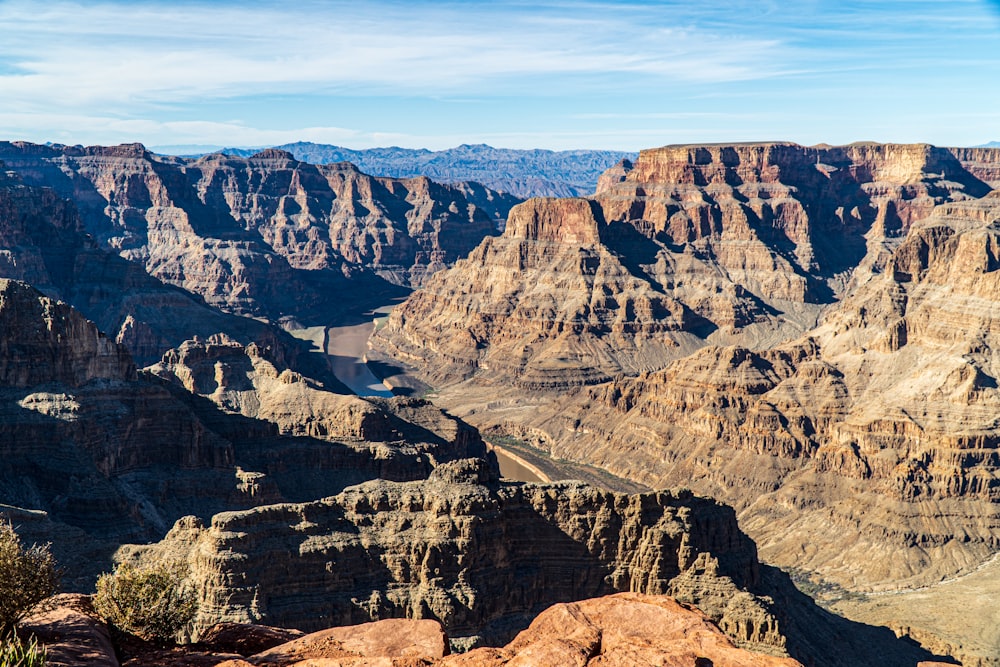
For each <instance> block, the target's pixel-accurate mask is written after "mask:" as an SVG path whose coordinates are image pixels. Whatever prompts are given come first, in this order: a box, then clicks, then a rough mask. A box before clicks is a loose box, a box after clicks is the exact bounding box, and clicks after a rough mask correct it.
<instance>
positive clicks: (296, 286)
mask: <svg viewBox="0 0 1000 667" xmlns="http://www.w3.org/2000/svg"><path fill="white" fill-rule="evenodd" d="M0 159H3V160H5V161H6V163H7V165H8V167H9V168H11V169H14V170H16V171H17V172H18V173H19V174H20V175H21V176H22V178H24V179H25V181H26V182H27V183H29V184H32V185H39V186H49V187H52V188H53V189H55V190H56V191H57V192H58V193H59V194H61V195H62V196H64V197H68V198H70V199H72V200H73V201H74V202H75V203H76V204H77V206H78V207H79V208H80V210H81V213H82V218H83V222H84V225H85V228H86V230H87V231H88V232H90V233H91V234H92V235H93V236H94V237H95V238H96V239H97V240H98V242H99V243H100V244H101V245H103V246H105V247H107V248H110V249H113V250H115V251H116V252H118V253H119V254H121V255H122V256H123V257H125V258H127V259H130V260H133V261H136V262H139V263H141V264H142V265H143V266H145V268H146V270H147V271H148V272H149V273H150V274H151V275H153V276H155V277H157V278H160V279H161V280H163V281H164V282H167V283H170V284H174V285H177V286H179V287H183V288H184V289H186V290H188V291H191V292H193V293H195V294H198V295H200V296H202V297H203V298H205V300H206V301H207V302H208V303H209V304H212V305H216V306H219V307H222V308H225V309H227V310H229V311H231V312H234V313H237V314H245V315H252V316H255V317H266V318H269V319H271V320H279V319H281V318H282V317H292V318H295V319H297V320H299V321H303V322H312V323H328V321H327V322H323V321H322V320H329V319H331V318H336V317H338V316H340V315H342V314H343V312H344V311H345V310H346V309H349V308H352V307H354V306H365V305H367V306H369V307H370V306H378V305H381V304H382V303H385V301H386V300H388V298H390V297H391V296H395V295H399V294H402V293H404V291H403V290H400V289H397V288H396V287H395V285H410V284H419V283H420V282H421V281H422V280H423V279H424V277H425V276H426V275H427V274H428V273H431V272H433V271H436V270H438V269H440V268H442V267H443V266H445V265H446V264H448V263H450V262H452V261H454V259H455V258H457V257H459V256H461V255H463V254H465V253H466V252H467V251H468V250H469V249H471V248H472V247H474V246H475V245H476V244H477V243H478V242H479V241H480V240H481V239H482V238H483V236H487V235H490V234H493V233H495V227H496V223H495V222H494V220H495V218H491V217H490V215H487V213H485V212H484V211H483V210H480V209H479V208H478V207H477V206H476V205H475V204H473V203H471V201H470V200H469V199H467V198H466V194H468V195H469V196H470V197H471V198H472V199H474V200H478V201H482V202H484V203H485V206H486V210H488V211H490V214H491V215H495V216H503V217H505V215H506V211H507V204H506V203H505V202H507V201H509V198H504V197H501V196H500V195H498V194H497V193H494V192H492V191H489V190H485V189H483V188H482V187H481V186H475V185H461V186H441V185H438V184H435V183H432V182H430V181H429V180H427V179H426V178H416V179H406V180H395V179H376V178H373V177H370V176H368V175H366V174H362V173H360V172H359V171H357V170H356V169H355V168H353V167H351V166H350V165H346V164H338V165H329V166H323V167H317V166H314V165H310V164H306V163H302V162H299V161H297V160H295V159H294V158H293V157H292V156H291V154H289V153H286V152H283V151H276V150H266V151H263V152H261V153H259V154H256V155H254V156H251V157H250V158H247V159H242V158H233V157H224V156H221V155H215V156H208V157H206V158H203V159H201V160H198V161H185V160H179V159H176V158H160V157H158V156H155V155H153V154H151V153H149V152H148V151H146V150H145V148H143V147H142V146H141V145H138V144H135V145H126V146H117V147H88V148H83V147H69V146H54V147H49V146H36V145H33V144H26V143H23V142H13V143H11V142H3V143H0ZM376 274H378V275H376ZM387 281H388V282H387Z"/></svg>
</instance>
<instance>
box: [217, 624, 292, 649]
mask: <svg viewBox="0 0 1000 667" xmlns="http://www.w3.org/2000/svg"><path fill="white" fill-rule="evenodd" d="M302 635H303V632H302V631H301V630H289V629H286V628H272V627H269V626H266V625H248V624H244V623H217V624H216V625H213V626H212V627H210V628H209V629H208V630H206V631H205V632H203V633H201V637H199V640H198V643H199V644H202V645H204V646H207V647H210V648H211V649H212V650H214V651H218V652H220V653H238V654H239V655H243V656H248V655H253V654H254V653H260V652H261V651H266V650H267V649H270V648H274V647H275V646H279V645H280V644H285V643H287V642H289V641H292V640H293V639H298V638H299V637H301V636H302Z"/></svg>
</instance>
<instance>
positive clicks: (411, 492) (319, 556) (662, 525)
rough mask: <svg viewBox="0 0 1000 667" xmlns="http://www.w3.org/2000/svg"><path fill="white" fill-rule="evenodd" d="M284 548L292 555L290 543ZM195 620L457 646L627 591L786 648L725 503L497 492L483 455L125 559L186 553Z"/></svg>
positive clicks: (198, 530)
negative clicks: (383, 626) (383, 627)
mask: <svg viewBox="0 0 1000 667" xmlns="http://www.w3.org/2000/svg"><path fill="white" fill-rule="evenodd" d="M292 545H294V546H292ZM185 549H186V550H187V552H188V560H189V563H190V564H191V567H192V572H193V577H194V579H195V580H196V582H197V583H198V586H199V589H200V591H201V598H202V607H201V611H200V612H199V618H198V625H199V626H200V627H202V628H205V627H208V626H210V625H212V624H214V623H217V622H220V621H237V622H248V621H253V622H264V623H267V624H271V625H284V626H289V627H298V628H301V629H304V630H316V629H321V628H324V627H328V626H332V625H344V624H351V623H359V622H364V621H367V620H371V619H379V618H391V617H404V616H405V617H409V618H434V619H437V620H440V621H441V622H442V623H444V625H445V626H446V628H447V629H448V633H449V636H450V637H451V638H452V639H453V640H455V641H457V642H458V643H459V644H460V645H468V644H470V643H478V642H480V641H487V642H496V641H498V640H505V639H507V638H509V637H510V636H511V634H512V633H513V632H516V631H517V630H519V629H521V628H523V627H525V626H526V625H527V624H528V621H529V620H530V619H531V617H532V616H534V615H535V614H537V613H538V612H539V611H541V610H542V609H544V608H546V607H547V606H549V605H550V604H552V603H554V602H559V601H565V600H575V599H580V598H584V597H591V596H595V595H602V594H606V593H610V592H614V591H621V590H636V591H641V592H648V593H652V594H663V593H671V594H674V595H677V596H679V597H681V598H682V599H687V600H690V601H697V602H698V603H699V604H701V605H702V608H703V609H706V610H707V611H708V612H709V613H710V614H711V615H713V617H714V618H715V619H716V620H717V621H718V622H719V623H720V625H721V627H723V628H724V629H726V630H727V631H729V632H731V634H734V635H737V636H740V638H741V639H742V640H743V641H744V642H746V643H747V644H748V645H754V646H764V647H770V649H771V650H772V651H773V650H776V649H780V647H781V646H782V645H783V643H784V639H783V636H782V635H781V631H780V628H779V624H778V621H777V620H776V619H775V618H774V616H773V615H772V612H771V611H770V610H769V609H768V603H767V601H766V600H764V599H762V598H757V597H755V596H754V595H752V594H751V593H749V592H746V589H748V588H750V589H752V588H755V587H756V586H757V585H758V584H759V581H760V572H759V570H758V564H757V561H756V558H755V550H754V546H753V543H752V542H750V541H749V540H748V539H747V538H746V537H745V536H744V535H743V534H742V533H741V532H740V530H739V528H738V527H737V525H736V521H735V516H734V514H733V512H732V510H730V509H729V508H727V507H725V506H723V505H719V504H717V503H715V502H713V501H710V500H704V499H700V498H695V497H693V496H691V495H690V494H689V493H677V494H673V493H669V492H657V493H652V494H646V495H637V496H626V495H623V494H615V493H612V492H605V491H600V490H598V489H595V488H592V487H587V486H584V485H582V484H579V483H577V484H562V485H552V486H535V485H521V484H501V483H499V482H498V480H497V477H496V472H495V470H494V469H493V468H492V467H491V466H489V465H488V464H487V463H486V462H485V461H483V460H481V459H469V460H466V461H456V462H452V463H446V464H442V465H440V466H438V467H437V468H436V469H435V470H434V472H432V473H431V475H430V477H429V478H428V479H427V481H424V482H412V483H390V482H386V481H375V482H370V483H367V484H363V485H361V486H357V487H351V488H349V489H346V490H345V491H344V492H342V493H341V494H340V495H337V496H332V497H329V498H325V499H323V500H319V501H314V502H310V503H303V504H297V505H272V506H269V507H262V508H258V509H256V510H251V511H248V512H230V513H224V514H219V515H216V516H215V517H214V518H213V519H212V522H211V525H210V526H208V527H205V528H202V527H200V526H199V525H198V524H196V523H191V522H185V523H184V524H183V525H178V526H177V527H176V528H175V529H174V530H173V531H172V532H171V534H170V535H169V536H168V537H167V539H166V540H164V541H163V542H162V543H160V544H159V545H156V546H154V547H145V548H143V547H136V548H134V552H135V553H137V554H139V557H144V558H156V557H163V556H162V554H163V553H167V554H170V555H171V557H176V555H177V554H178V553H181V552H183V551H184V550H185Z"/></svg>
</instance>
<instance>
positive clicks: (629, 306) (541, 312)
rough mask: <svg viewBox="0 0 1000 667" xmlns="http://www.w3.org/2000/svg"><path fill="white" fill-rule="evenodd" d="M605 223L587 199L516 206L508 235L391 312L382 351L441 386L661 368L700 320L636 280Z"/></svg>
mask: <svg viewBox="0 0 1000 667" xmlns="http://www.w3.org/2000/svg"><path fill="white" fill-rule="evenodd" d="M604 227H606V225H605V223H604V220H603V217H602V214H601V211H600V208H599V207H597V206H596V205H595V204H594V203H592V202H590V201H588V200H584V199H559V200H556V199H533V200H530V201H528V202H526V203H524V204H521V205H519V206H517V207H515V208H514V209H512V211H511V215H510V219H509V221H508V224H507V227H506V229H505V231H504V234H503V236H502V237H500V238H496V239H488V240H487V241H485V242H484V243H483V244H482V245H481V246H479V247H478V248H477V249H476V250H475V251H473V253H472V254H471V255H470V256H469V257H468V258H466V259H464V260H461V261H460V262H458V263H457V264H456V268H455V270H453V271H449V272H447V274H444V273H442V274H439V275H436V276H434V277H433V278H432V279H431V280H430V281H428V283H427V284H426V286H425V288H424V289H423V290H421V291H419V292H417V293H416V294H414V295H413V296H412V297H411V298H410V299H409V300H408V301H407V302H406V303H405V304H404V305H403V306H401V307H399V308H397V309H395V310H394V311H393V313H392V314H391V316H390V318H389V324H388V326H386V327H385V328H384V329H382V330H380V331H379V332H377V333H376V334H375V341H376V347H377V348H378V350H379V351H380V352H382V353H383V354H385V353H387V354H388V355H389V356H392V357H394V358H395V359H398V360H403V361H405V362H407V363H410V364H413V365H415V366H418V367H420V368H422V369H426V370H427V377H428V378H430V379H431V380H432V381H433V382H441V381H448V380H450V379H454V378H465V377H469V376H472V375H473V374H476V375H477V376H480V377H488V378H497V379H502V380H506V381H512V382H514V383H516V384H518V385H519V386H524V387H529V388H558V387H566V386H572V385H574V384H579V383H594V382H601V381H606V380H608V379H610V378H611V377H613V376H614V375H615V374H618V373H629V374H634V373H637V372H640V371H641V370H643V369H650V368H658V367H661V366H663V365H664V364H665V363H666V362H667V361H668V360H669V359H672V358H674V357H676V356H677V355H678V354H680V353H681V351H682V350H683V349H685V346H686V345H690V339H692V338H694V337H695V336H694V335H693V334H691V333H688V331H687V330H690V329H696V328H697V326H698V323H699V319H700V318H698V317H697V316H696V315H695V314H694V313H692V312H691V311H690V309H688V308H686V307H685V306H684V305H683V304H682V303H680V302H678V301H677V300H676V299H674V298H672V297H670V296H668V295H666V294H663V293H662V292H661V291H659V290H657V289H655V288H654V287H653V286H652V285H651V284H650V283H649V282H648V281H646V280H643V279H641V278H638V277H636V276H635V275H633V274H632V273H631V272H630V271H629V269H628V268H627V267H626V266H625V265H624V264H623V263H622V260H621V258H620V257H619V256H617V255H616V254H615V253H613V252H611V251H610V250H609V249H608V248H607V247H605V246H604V245H603V244H602V243H601V240H600V234H601V229H602V228H604ZM459 281H461V287H459V286H458V282H459Z"/></svg>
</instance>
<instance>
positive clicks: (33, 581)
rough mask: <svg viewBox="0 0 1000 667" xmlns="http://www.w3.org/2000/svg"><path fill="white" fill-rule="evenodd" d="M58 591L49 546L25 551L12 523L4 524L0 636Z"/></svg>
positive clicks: (0, 554)
mask: <svg viewBox="0 0 1000 667" xmlns="http://www.w3.org/2000/svg"><path fill="white" fill-rule="evenodd" d="M58 589H59V570H58V568H57V567H56V563H55V559H53V558H52V554H51V553H50V552H49V545H47V544H44V545H38V544H35V545H32V546H31V547H29V548H27V549H25V548H24V546H23V545H22V544H21V540H20V539H19V538H18V536H17V533H16V532H15V531H14V527H13V526H12V525H11V524H10V521H5V520H4V521H0V637H2V636H5V635H7V634H9V633H11V632H12V631H13V629H14V624H15V623H17V622H18V621H19V620H21V618H23V617H24V615H25V614H27V613H28V612H29V611H31V609H32V607H34V606H35V605H36V604H38V603H39V602H41V601H42V600H44V599H45V598H47V597H50V596H51V595H53V594H54V593H55V592H56V591H57V590H58Z"/></svg>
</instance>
